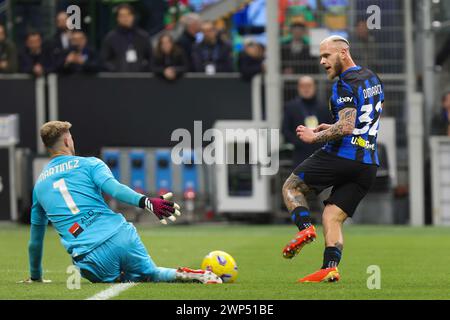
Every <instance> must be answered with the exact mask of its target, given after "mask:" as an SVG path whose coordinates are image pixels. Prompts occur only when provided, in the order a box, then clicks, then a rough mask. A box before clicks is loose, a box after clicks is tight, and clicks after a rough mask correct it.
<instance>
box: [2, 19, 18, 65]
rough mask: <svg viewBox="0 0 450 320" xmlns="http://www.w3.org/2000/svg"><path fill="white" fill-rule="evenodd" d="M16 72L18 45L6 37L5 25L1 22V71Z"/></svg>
mask: <svg viewBox="0 0 450 320" xmlns="http://www.w3.org/2000/svg"><path fill="white" fill-rule="evenodd" d="M14 72H17V50H16V46H15V45H14V43H12V42H11V41H9V40H8V39H6V31H5V27H4V26H3V25H1V24H0V73H14Z"/></svg>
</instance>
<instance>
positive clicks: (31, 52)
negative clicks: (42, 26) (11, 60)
mask: <svg viewBox="0 0 450 320" xmlns="http://www.w3.org/2000/svg"><path fill="white" fill-rule="evenodd" d="M19 67H20V72H24V73H30V74H33V75H34V76H36V77H40V76H43V75H45V74H47V73H49V72H52V71H53V69H54V65H53V61H52V57H51V55H50V54H49V52H48V51H46V50H44V49H43V48H42V37H41V35H40V34H39V33H38V32H35V31H31V32H29V33H28V35H27V37H26V40H25V48H24V50H23V51H22V52H21V53H20V55H19Z"/></svg>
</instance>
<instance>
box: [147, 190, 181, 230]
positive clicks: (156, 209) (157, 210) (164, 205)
mask: <svg viewBox="0 0 450 320" xmlns="http://www.w3.org/2000/svg"><path fill="white" fill-rule="evenodd" d="M172 196H173V194H172V192H169V193H166V194H164V195H162V196H160V197H159V198H147V197H145V196H144V197H142V198H141V200H140V201H139V207H141V208H142V209H145V210H147V211H150V212H152V213H153V214H154V215H155V216H157V217H158V219H159V221H160V222H161V223H162V224H167V221H166V219H165V218H167V219H169V220H170V221H175V220H177V218H175V216H174V215H177V216H180V215H181V212H180V211H179V210H180V206H179V205H178V204H176V203H174V202H172V201H168V200H170V199H171V198H172Z"/></svg>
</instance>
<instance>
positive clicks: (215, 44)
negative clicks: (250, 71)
mask: <svg viewBox="0 0 450 320" xmlns="http://www.w3.org/2000/svg"><path fill="white" fill-rule="evenodd" d="M202 33H203V41H202V42H200V43H198V44H196V45H195V46H194V48H193V52H192V60H193V63H194V70H195V71H196V72H205V73H206V74H209V75H212V74H215V73H218V72H232V71H233V61H232V56H231V54H232V50H231V46H230V45H229V44H228V43H226V42H224V41H223V40H222V39H221V38H220V37H219V35H218V32H217V29H216V28H215V26H214V24H213V23H212V22H210V21H207V22H203V24H202Z"/></svg>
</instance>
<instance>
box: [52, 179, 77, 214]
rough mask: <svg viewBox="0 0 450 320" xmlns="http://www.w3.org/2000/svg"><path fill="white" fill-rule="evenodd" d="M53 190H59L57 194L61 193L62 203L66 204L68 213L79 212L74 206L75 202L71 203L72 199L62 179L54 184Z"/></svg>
mask: <svg viewBox="0 0 450 320" xmlns="http://www.w3.org/2000/svg"><path fill="white" fill-rule="evenodd" d="M53 188H55V189H59V192H61V195H62V197H63V199H64V201H65V202H66V204H67V206H68V207H69V209H70V211H72V213H73V214H77V213H78V212H80V209H78V207H77V205H76V204H75V201H73V198H72V196H71V195H70V193H69V190H68V189H67V185H66V182H65V181H64V179H59V180H58V181H56V182H54V183H53Z"/></svg>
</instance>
